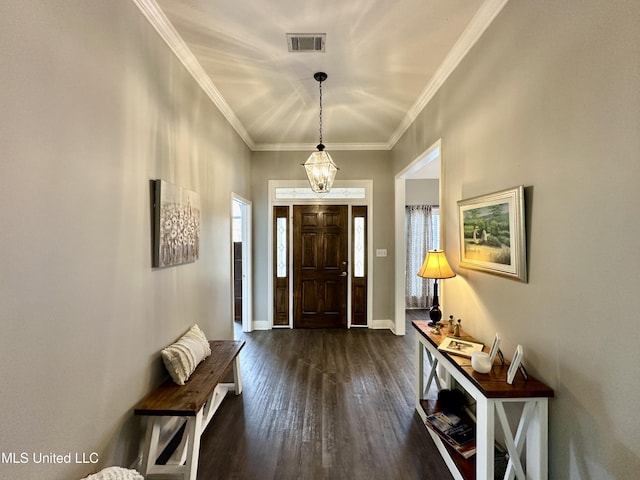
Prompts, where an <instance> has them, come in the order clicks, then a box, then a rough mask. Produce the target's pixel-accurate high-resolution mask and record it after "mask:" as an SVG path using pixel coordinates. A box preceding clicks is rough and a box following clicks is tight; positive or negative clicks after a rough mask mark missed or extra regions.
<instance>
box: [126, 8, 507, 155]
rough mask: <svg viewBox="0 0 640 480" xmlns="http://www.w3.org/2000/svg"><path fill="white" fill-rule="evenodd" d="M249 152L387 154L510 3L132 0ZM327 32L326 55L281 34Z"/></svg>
mask: <svg viewBox="0 0 640 480" xmlns="http://www.w3.org/2000/svg"><path fill="white" fill-rule="evenodd" d="M134 1H135V2H136V4H137V5H138V6H139V8H140V9H141V10H142V11H143V13H144V14H145V15H146V16H147V18H148V19H149V21H150V22H151V23H152V24H153V25H154V27H155V28H156V29H157V30H158V32H159V33H160V35H161V36H162V37H163V38H164V39H165V41H166V42H167V43H168V44H169V46H170V47H171V48H172V49H173V50H174V52H176V54H177V55H178V56H179V57H180V59H181V60H182V62H183V63H184V64H185V66H186V67H187V68H188V69H189V70H190V71H191V73H192V74H193V76H194V77H195V78H196V79H197V80H198V82H199V83H200V85H201V86H202V88H203V89H204V90H205V91H206V92H207V94H208V95H209V96H210V97H211V99H212V101H213V102H214V103H216V105H217V106H218V107H219V108H220V110H221V111H222V112H223V114H224V115H225V116H226V118H227V119H228V120H229V122H230V123H231V124H232V125H233V126H234V128H235V129H236V131H238V133H239V134H240V135H241V136H242V138H243V139H244V141H245V142H246V143H247V145H248V146H249V148H251V149H252V150H294V149H295V150H300V149H301V150H309V149H313V148H314V147H315V145H316V144H317V143H318V136H319V135H318V134H319V131H318V130H319V118H318V117H319V84H318V82H317V81H316V80H315V79H314V78H313V74H314V73H315V72H318V71H323V72H326V73H327V75H328V78H327V80H326V81H325V82H323V84H322V90H323V137H324V138H323V140H324V143H325V144H326V145H327V148H328V149H346V150H349V149H379V150H383V149H390V148H392V147H393V145H394V144H395V143H396V142H397V140H398V139H399V138H400V136H401V135H402V133H403V132H404V131H405V130H406V128H407V127H408V125H409V124H410V123H411V121H412V120H413V119H414V118H415V116H416V115H417V114H418V113H419V112H420V110H421V109H422V108H423V107H424V106H425V105H426V104H427V103H428V101H429V100H430V98H431V97H432V96H433V95H434V94H435V93H436V92H437V90H438V88H439V86H440V85H441V84H442V82H443V81H444V80H445V79H446V78H447V76H448V75H449V73H451V71H452V70H453V69H455V67H456V65H457V64H458V62H459V61H460V60H461V59H462V58H463V57H464V55H465V54H466V53H467V52H468V50H469V49H470V48H471V47H472V46H473V44H474V43H475V42H476V41H477V39H478V38H479V37H480V36H481V35H482V33H483V32H484V30H485V28H486V27H487V26H488V25H489V24H490V23H491V21H493V19H494V18H495V16H496V15H497V13H498V12H499V11H500V9H501V8H502V7H503V6H504V4H505V3H506V1H507V0H485V1H482V0H323V1H309V0H297V1H294V0H265V1H256V0H233V1H229V0H134ZM288 33H296V34H300V33H302V34H308V33H314V34H315V33H323V34H326V41H325V45H324V46H325V48H324V52H296V53H291V52H289V50H288V43H287V38H286V34H288Z"/></svg>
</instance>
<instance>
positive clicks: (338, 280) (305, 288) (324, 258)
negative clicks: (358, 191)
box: [293, 205, 348, 328]
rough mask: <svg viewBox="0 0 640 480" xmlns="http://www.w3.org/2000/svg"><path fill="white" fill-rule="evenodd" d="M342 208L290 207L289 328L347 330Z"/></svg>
mask: <svg viewBox="0 0 640 480" xmlns="http://www.w3.org/2000/svg"><path fill="white" fill-rule="evenodd" d="M347 216H348V210H347V206H346V205H294V207H293V284H294V285H293V308H294V317H293V326H294V327H295V328H347V275H348V273H347V271H348V268H347V245H348V242H347V240H348V239H347Z"/></svg>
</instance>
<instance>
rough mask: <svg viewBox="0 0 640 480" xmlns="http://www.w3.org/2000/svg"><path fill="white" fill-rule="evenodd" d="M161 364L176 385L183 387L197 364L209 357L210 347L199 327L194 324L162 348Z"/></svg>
mask: <svg viewBox="0 0 640 480" xmlns="http://www.w3.org/2000/svg"><path fill="white" fill-rule="evenodd" d="M161 355H162V362H163V363H164V366H165V367H166V369H167V371H168V372H169V375H171V378H172V379H173V381H174V382H176V383H177V384H178V385H184V384H185V382H186V381H187V380H189V377H190V376H191V374H192V373H193V371H194V370H195V369H196V367H197V366H198V364H199V363H200V362H201V361H202V360H204V359H205V358H207V357H208V356H209V355H211V347H210V346H209V341H208V340H207V337H206V336H205V335H204V333H202V330H200V327H198V325H196V324H194V325H193V326H192V327H191V328H190V329H189V331H188V332H187V333H185V334H184V335H183V336H182V337H180V339H179V340H178V341H177V342H175V343H173V344H171V345H169V346H168V347H166V348H164V349H163V350H162V352H161Z"/></svg>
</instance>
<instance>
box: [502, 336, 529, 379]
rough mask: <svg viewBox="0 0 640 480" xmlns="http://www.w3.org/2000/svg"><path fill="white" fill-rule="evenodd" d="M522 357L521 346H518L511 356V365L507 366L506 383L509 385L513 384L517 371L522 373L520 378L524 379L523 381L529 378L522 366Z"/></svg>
mask: <svg viewBox="0 0 640 480" xmlns="http://www.w3.org/2000/svg"><path fill="white" fill-rule="evenodd" d="M523 355H524V352H523V349H522V345H518V346H517V347H516V353H514V355H513V360H512V361H511V365H509V370H508V371H507V383H508V384H509V385H511V384H512V383H513V380H514V379H515V378H516V373H518V370H520V372H522V376H523V377H524V379H525V380H527V379H528V378H529V377H528V376H527V372H526V370H525V369H524V366H523V365H522V356H523Z"/></svg>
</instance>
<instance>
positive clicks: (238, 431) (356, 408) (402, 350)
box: [198, 315, 451, 480]
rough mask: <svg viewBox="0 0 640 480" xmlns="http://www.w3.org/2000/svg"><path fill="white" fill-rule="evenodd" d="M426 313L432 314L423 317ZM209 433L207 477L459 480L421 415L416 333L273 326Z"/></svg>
mask: <svg viewBox="0 0 640 480" xmlns="http://www.w3.org/2000/svg"><path fill="white" fill-rule="evenodd" d="M420 318H426V316H425V315H423V316H422V317H420ZM238 336H239V337H240V338H242V339H244V340H246V342H247V343H246V346H245V347H244V349H243V350H242V352H241V354H240V358H241V360H240V362H241V369H242V376H243V387H244V391H243V393H242V395H240V396H234V395H229V396H228V397H227V398H226V399H225V401H224V402H223V403H222V406H221V407H220V410H219V411H218V413H217V414H216V416H215V417H214V419H213V420H212V422H211V424H210V425H209V427H208V428H207V430H206V431H205V433H204V434H203V436H202V444H201V450H200V464H199V469H198V479H199V480H212V479H223V480H229V479H241V480H251V479H256V480H257V479H260V480H268V479H279V480H294V479H295V480H299V479H308V480H320V479H332V480H341V479H345V480H358V479H362V480H387V479H389V480H395V479H408V480H413V479H433V480H439V479H451V475H450V474H449V472H448V470H447V468H446V466H445V464H444V461H443V460H442V459H441V457H440V455H439V454H438V452H437V450H436V447H435V446H434V444H433V442H432V441H431V438H430V437H429V434H428V433H427V430H426V428H425V426H424V425H423V424H422V422H421V421H420V418H419V417H418V415H417V414H416V413H415V408H414V399H413V388H414V387H413V385H414V365H413V362H414V348H415V345H414V341H415V337H414V329H413V327H411V325H410V321H409V320H408V324H407V335H406V336H404V337H398V336H395V335H393V334H392V333H391V332H389V331H387V330H365V329H352V330H289V329H287V330H271V331H258V332H252V333H249V334H242V333H241V332H239V334H238Z"/></svg>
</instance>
